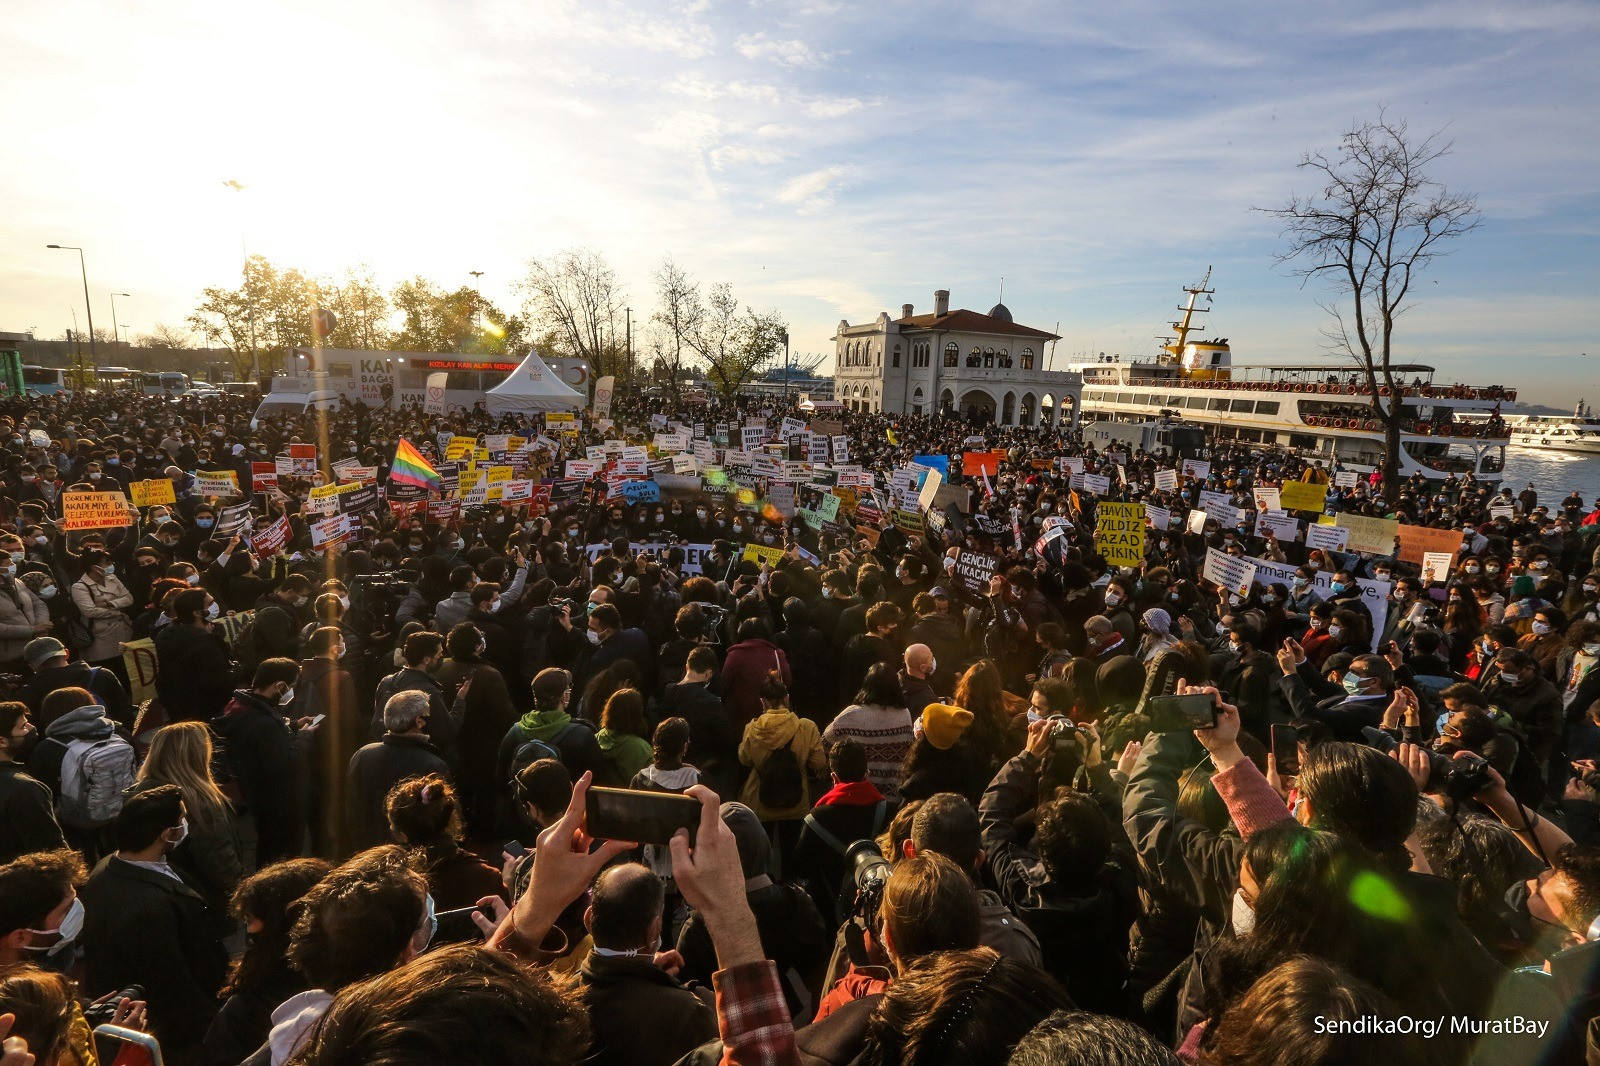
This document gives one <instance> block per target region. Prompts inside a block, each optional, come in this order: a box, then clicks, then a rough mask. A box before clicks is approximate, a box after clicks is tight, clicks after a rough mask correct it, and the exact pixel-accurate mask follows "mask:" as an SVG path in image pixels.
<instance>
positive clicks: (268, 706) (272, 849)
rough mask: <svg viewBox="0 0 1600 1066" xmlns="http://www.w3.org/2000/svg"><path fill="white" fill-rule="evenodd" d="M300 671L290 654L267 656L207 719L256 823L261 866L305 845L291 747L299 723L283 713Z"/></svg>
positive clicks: (298, 760) (301, 777) (300, 785)
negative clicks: (217, 713) (246, 683)
mask: <svg viewBox="0 0 1600 1066" xmlns="http://www.w3.org/2000/svg"><path fill="white" fill-rule="evenodd" d="M299 676H300V664H299V663H297V662H295V661H294V660H293V659H268V660H266V661H265V662H263V663H262V664H261V665H260V666H258V667H256V672H255V677H254V678H253V680H252V681H251V685H250V687H249V688H241V689H235V690H234V693H233V698H232V699H230V700H229V701H228V705H227V706H226V707H224V708H223V709H222V714H221V715H220V716H219V717H218V718H217V719H216V720H215V721H214V722H212V723H211V729H212V732H214V733H215V734H216V735H217V739H218V740H219V741H220V746H221V748H222V752H221V754H222V756H223V762H224V763H225V765H226V766H227V767H228V770H229V772H230V773H231V775H232V776H233V779H234V781H236V782H237V784H238V788H239V792H240V794H241V795H242V796H243V797H244V805H245V809H246V810H248V811H249V812H250V815H251V817H252V818H253V819H254V821H255V823H256V837H257V842H256V858H257V862H258V864H259V865H261V866H266V865H267V864H269V863H273V862H277V861H278V860H279V859H291V858H294V857H296V856H298V855H300V854H302V853H303V851H304V847H305V835H306V818H305V789H306V777H305V766H304V760H303V758H302V757H301V755H300V753H299V751H298V750H297V749H296V747H295V730H296V729H297V728H298V723H293V722H290V721H288V720H287V719H286V718H285V717H284V714H285V713H286V711H287V709H288V706H289V704H290V703H291V701H292V700H293V699H294V684H295V681H296V680H297V679H298V678H299Z"/></svg>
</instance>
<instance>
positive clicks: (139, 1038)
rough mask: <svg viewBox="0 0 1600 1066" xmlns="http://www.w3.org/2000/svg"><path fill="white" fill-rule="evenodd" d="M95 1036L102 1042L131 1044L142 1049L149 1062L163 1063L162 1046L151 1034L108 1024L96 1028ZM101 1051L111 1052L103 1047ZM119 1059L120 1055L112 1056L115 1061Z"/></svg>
mask: <svg viewBox="0 0 1600 1066" xmlns="http://www.w3.org/2000/svg"><path fill="white" fill-rule="evenodd" d="M94 1035H95V1036H97V1037H99V1038H101V1039H102V1040H108V1041H110V1040H114V1041H116V1042H118V1043H121V1044H131V1045H133V1046H134V1047H136V1048H139V1049H141V1050H142V1051H143V1052H144V1053H145V1055H146V1057H147V1061H149V1062H157V1063H158V1062H160V1061H162V1060H161V1044H160V1043H159V1042H157V1040H156V1038H155V1037H154V1036H153V1035H151V1034H150V1033H141V1032H140V1031H139V1030H137V1029H128V1028H125V1027H124V1026H121V1025H112V1024H111V1023H110V1022H107V1023H106V1024H104V1025H97V1026H95V1027H94ZM101 1050H102V1051H110V1050H111V1049H110V1048H106V1047H105V1046H104V1045H101ZM118 1057H120V1053H119V1054H116V1055H112V1058H113V1059H116V1058H118ZM102 1058H104V1056H102Z"/></svg>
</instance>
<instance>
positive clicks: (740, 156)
mask: <svg viewBox="0 0 1600 1066" xmlns="http://www.w3.org/2000/svg"><path fill="white" fill-rule="evenodd" d="M787 158H788V155H787V154H786V153H784V152H782V151H779V150H778V149H776V148H762V147H760V146H758V145H749V144H725V145H723V146H722V147H720V148H713V149H712V150H711V166H712V167H713V168H714V169H716V170H726V169H728V168H730V167H736V166H743V165H753V166H763V167H765V166H772V165H773V164H775V163H781V162H783V161H784V160H785V159H787Z"/></svg>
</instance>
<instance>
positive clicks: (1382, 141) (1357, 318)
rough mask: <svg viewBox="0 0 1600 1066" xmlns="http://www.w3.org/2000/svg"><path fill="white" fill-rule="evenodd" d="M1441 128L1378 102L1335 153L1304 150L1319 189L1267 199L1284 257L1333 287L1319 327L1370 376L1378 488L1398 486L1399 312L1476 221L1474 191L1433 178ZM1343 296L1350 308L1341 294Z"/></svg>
mask: <svg viewBox="0 0 1600 1066" xmlns="http://www.w3.org/2000/svg"><path fill="white" fill-rule="evenodd" d="M1439 137H1440V134H1439V132H1435V133H1432V134H1430V135H1428V136H1427V137H1425V138H1423V139H1421V140H1416V139H1414V138H1413V137H1412V136H1411V134H1410V131H1409V130H1408V129H1407V127H1406V123H1405V122H1403V121H1391V120H1390V119H1389V118H1388V117H1387V116H1386V115H1385V114H1384V113H1383V112H1382V111H1380V112H1379V113H1378V117H1377V119H1376V120H1375V121H1370V122H1364V123H1362V124H1360V125H1359V126H1357V127H1355V128H1354V129H1352V130H1350V131H1348V132H1347V133H1345V135H1344V137H1343V139H1342V141H1341V142H1340V144H1339V147H1338V149H1337V150H1336V151H1334V152H1331V153H1330V152H1327V151H1317V152H1311V153H1307V154H1306V155H1304V156H1302V157H1301V160H1300V163H1299V166H1300V169H1302V170H1307V171H1310V172H1311V173H1312V174H1314V175H1315V176H1316V178H1317V180H1318V181H1319V182H1321V183H1322V188H1321V190H1319V191H1318V192H1316V193H1314V194H1311V195H1307V196H1298V195H1296V196H1291V197H1290V199H1289V202H1288V203H1287V204H1285V205H1284V206H1283V207H1278V208H1267V209H1265V210H1266V212H1267V213H1268V214H1270V215H1273V216H1275V217H1276V218H1278V219H1279V221H1280V222H1281V223H1282V224H1283V230H1282V234H1283V236H1284V238H1285V239H1286V241H1287V242H1288V247H1287V248H1286V249H1285V250H1284V251H1283V252H1282V253H1281V254H1279V255H1278V257H1277V258H1278V261H1279V262H1281V263H1290V262H1295V263H1297V265H1296V266H1295V267H1294V268H1293V271H1292V272H1293V273H1294V274H1295V275H1296V276H1298V277H1300V278H1303V279H1311V278H1319V279H1321V280H1322V281H1323V282H1325V283H1326V284H1327V285H1328V286H1329V287H1330V288H1332V289H1333V290H1334V292H1335V294H1336V295H1335V297H1334V299H1333V300H1330V301H1328V302H1326V303H1320V302H1319V303H1320V306H1321V307H1322V308H1323V309H1324V310H1326V311H1327V312H1328V313H1329V314H1330V315H1332V316H1333V323H1332V325H1330V326H1329V327H1328V328H1327V329H1325V330H1324V333H1325V334H1326V336H1327V337H1328V339H1329V340H1330V341H1331V346H1332V348H1333V349H1334V350H1335V351H1337V352H1339V353H1341V354H1343V355H1345V356H1347V357H1349V358H1350V359H1351V360H1353V361H1354V362H1355V364H1356V366H1357V367H1359V368H1360V369H1361V371H1362V372H1363V373H1364V374H1365V376H1366V381H1367V387H1368V395H1369V397H1370V403H1371V406H1372V410H1373V417H1374V418H1375V419H1377V420H1378V421H1379V422H1381V423H1382V424H1383V426H1384V491H1385V494H1386V496H1387V498H1388V499H1389V500H1390V501H1391V502H1393V501H1394V499H1395V498H1396V497H1397V496H1398V494H1399V491H1400V480H1399V469H1400V434H1401V428H1402V424H1403V423H1404V421H1405V419H1406V417H1407V416H1406V414H1405V411H1404V409H1403V408H1402V406H1401V404H1400V390H1401V385H1402V384H1403V383H1402V382H1399V381H1397V380H1396V379H1395V376H1394V361H1393V356H1394V328H1395V321H1396V319H1398V318H1399V316H1400V315H1401V314H1402V313H1403V312H1404V311H1406V310H1407V309H1408V308H1409V307H1410V306H1411V304H1410V297H1411V295H1412V288H1411V287H1412V284H1413V283H1414V281H1415V280H1416V276H1417V274H1419V273H1420V272H1421V271H1422V270H1423V269H1425V268H1426V267H1427V265H1428V264H1429V263H1430V262H1432V261H1433V260H1434V259H1435V258H1436V257H1438V256H1440V255H1442V254H1445V252H1444V249H1443V248H1442V247H1441V246H1442V245H1443V244H1444V243H1445V242H1447V241H1450V240H1453V239H1455V238H1457V237H1462V236H1464V235H1466V234H1468V233H1470V232H1472V231H1473V230H1474V229H1476V228H1477V226H1478V223H1479V218H1478V204H1477V197H1476V196H1475V195H1473V194H1471V193H1459V192H1451V191H1450V190H1449V189H1447V188H1445V186H1444V185H1443V184H1442V183H1440V182H1438V181H1436V180H1434V179H1433V178H1431V177H1430V176H1429V175H1428V173H1427V171H1428V168H1429V166H1430V165H1432V164H1433V163H1435V162H1437V161H1438V160H1439V159H1441V158H1443V157H1444V156H1446V155H1448V154H1449V153H1450V148H1451V145H1450V143H1449V142H1443V141H1441V140H1440V139H1439ZM1346 299H1347V300H1349V308H1348V310H1346V309H1345V308H1344V307H1343V306H1341V301H1343V300H1346Z"/></svg>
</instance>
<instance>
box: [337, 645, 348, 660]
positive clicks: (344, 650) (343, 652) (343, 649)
mask: <svg viewBox="0 0 1600 1066" xmlns="http://www.w3.org/2000/svg"><path fill="white" fill-rule="evenodd" d="M349 654H350V645H348V644H341V645H339V658H341V659H343V658H344V657H345V656H346V655H349Z"/></svg>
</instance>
